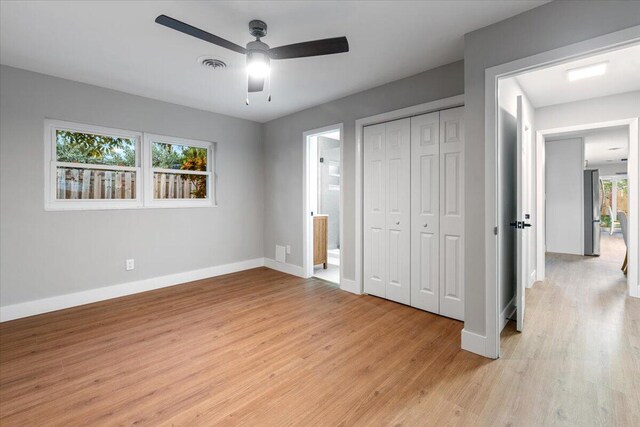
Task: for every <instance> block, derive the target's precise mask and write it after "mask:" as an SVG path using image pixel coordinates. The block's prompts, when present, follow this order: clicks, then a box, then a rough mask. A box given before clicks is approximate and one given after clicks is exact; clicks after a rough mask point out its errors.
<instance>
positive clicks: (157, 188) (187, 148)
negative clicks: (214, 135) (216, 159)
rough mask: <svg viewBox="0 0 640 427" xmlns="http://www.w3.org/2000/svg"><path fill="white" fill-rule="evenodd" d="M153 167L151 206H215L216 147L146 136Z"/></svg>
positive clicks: (149, 174) (149, 188)
mask: <svg viewBox="0 0 640 427" xmlns="http://www.w3.org/2000/svg"><path fill="white" fill-rule="evenodd" d="M144 140H145V150H146V152H147V153H148V155H149V156H150V158H149V159H148V160H149V163H150V165H151V167H150V169H149V171H148V172H147V175H146V176H147V180H148V182H147V185H146V188H147V194H146V200H145V203H146V204H147V205H149V206H164V207H184V206H211V205H213V204H214V194H213V185H212V165H213V144H211V143H209V142H203V141H195V140H190V139H184V138H175V137H168V136H161V135H151V134H145V136H144Z"/></svg>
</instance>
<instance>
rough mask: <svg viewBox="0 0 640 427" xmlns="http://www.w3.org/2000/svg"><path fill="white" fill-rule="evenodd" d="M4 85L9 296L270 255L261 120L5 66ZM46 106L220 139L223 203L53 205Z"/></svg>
mask: <svg viewBox="0 0 640 427" xmlns="http://www.w3.org/2000/svg"><path fill="white" fill-rule="evenodd" d="M0 91H1V92H2V97H1V98H0V159H1V162H0V165H1V168H0V169H1V174H0V184H1V187H0V188H1V196H0V206H1V210H0V214H1V215H0V216H1V220H0V230H1V233H2V239H1V247H0V271H1V273H0V282H1V286H0V299H1V301H2V305H3V306H6V305H10V304H15V303H20V302H25V301H30V300H36V299H40V298H46V297H50V296H56V295H62V294H66V293H71V292H78V291H84V290H88V289H91V288H99V287H103V286H109V285H114V284H119V283H125V282H130V281H134V280H140V279H145V278H150V277H156V276H162V275H166V274H172V273H179V272H182V271H188V270H194V269H199V268H205V267H212V266H215V265H221V264H227V263H231V262H236V261H242V260H247V259H253V258H260V257H262V256H263V232H262V230H263V220H262V216H263V215H262V214H263V205H264V201H263V188H264V187H263V172H264V170H263V147H262V143H261V137H262V135H261V130H262V126H261V125H260V124H259V123H254V122H250V121H247V120H240V119H236V118H232V117H227V116H223V115H219V114H214V113H209V112H205V111H200V110H195V109H192V108H186V107H181V106H178V105H174V104H168V103H164V102H159V101H154V100H151V99H147V98H142V97H138V96H133V95H127V94H124V93H121V92H116V91H113V90H108V89H103V88H99V87H96V86H90V85H86V84H82V83H77V82H72V81H69V80H63V79H59V78H55V77H50V76H45V75H42V74H36V73H32V72H29V71H24V70H19V69H16V68H10V67H6V66H1V67H0ZM45 117H46V118H53V119H61V120H68V121H76V122H80V123H89V124H96V125H103V126H109V127H114V128H121V129H129V130H137V131H147V132H153V133H158V134H164V135H171V136H178V137H185V138H193V139H200V140H206V141H215V142H217V143H218V146H217V153H216V154H217V164H216V167H217V170H216V172H217V175H218V186H217V201H218V204H219V207H217V208H191V209H141V210H111V211H82V212H71V211H67V212H45V210H44V188H43V186H44V141H43V135H44V119H45ZM125 258H135V260H136V269H135V270H134V271H125V269H124V262H125Z"/></svg>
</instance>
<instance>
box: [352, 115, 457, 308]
mask: <svg viewBox="0 0 640 427" xmlns="http://www.w3.org/2000/svg"><path fill="white" fill-rule="evenodd" d="M463 115H464V109H463V107H458V108H452V109H448V110H442V111H436V112H432V113H428V114H423V115H420V116H415V117H411V118H406V119H400V120H394V121H390V122H386V123H380V124H377V125H371V126H366V127H365V128H364V139H363V141H364V210H363V212H364V246H363V247H364V276H363V277H364V291H365V293H368V294H371V295H376V296H379V297H382V298H386V299H389V300H392V301H396V302H399V303H402V304H407V305H411V306H413V307H416V308H419V309H422V310H426V311H430V312H432V313H437V314H441V315H444V316H448V317H452V318H455V319H460V320H463V318H464V270H463V268H464V259H463V257H464V241H463V238H464V233H463V229H464V222H463V221H464V218H463V212H464V206H463V195H464V192H463V182H464V175H463V173H464V170H463V165H464V159H463V147H464V123H463Z"/></svg>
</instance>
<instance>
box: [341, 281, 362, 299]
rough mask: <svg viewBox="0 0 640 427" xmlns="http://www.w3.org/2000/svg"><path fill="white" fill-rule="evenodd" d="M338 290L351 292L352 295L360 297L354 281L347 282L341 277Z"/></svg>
mask: <svg viewBox="0 0 640 427" xmlns="http://www.w3.org/2000/svg"><path fill="white" fill-rule="evenodd" d="M340 289H342V290H343V291H347V292H351V293H352V294H356V295H361V292H360V288H359V287H358V283H357V282H356V281H355V280H349V279H345V278H344V277H342V278H341V279H340Z"/></svg>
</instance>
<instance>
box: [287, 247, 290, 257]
mask: <svg viewBox="0 0 640 427" xmlns="http://www.w3.org/2000/svg"><path fill="white" fill-rule="evenodd" d="M287 254H289V255H291V245H287Z"/></svg>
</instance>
